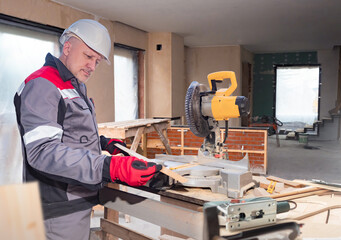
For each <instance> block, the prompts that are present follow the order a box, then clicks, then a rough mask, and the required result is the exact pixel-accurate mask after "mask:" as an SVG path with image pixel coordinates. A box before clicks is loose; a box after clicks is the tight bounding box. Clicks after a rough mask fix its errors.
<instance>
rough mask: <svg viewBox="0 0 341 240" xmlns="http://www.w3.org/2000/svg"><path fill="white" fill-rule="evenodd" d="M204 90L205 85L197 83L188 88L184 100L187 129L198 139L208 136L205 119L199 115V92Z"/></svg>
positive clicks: (208, 131) (208, 130) (207, 126)
mask: <svg viewBox="0 0 341 240" xmlns="http://www.w3.org/2000/svg"><path fill="white" fill-rule="evenodd" d="M205 90H206V87H205V85H202V84H199V83H198V82H197V81H194V82H192V83H191V85H190V86H189V87H188V90H187V93H186V100H185V116H186V121H187V124H188V125H189V128H190V129H191V131H192V132H193V133H194V135H196V136H198V137H206V136H207V135H209V134H210V129H209V125H208V121H207V119H206V118H205V117H204V116H203V115H202V114H201V100H200V92H203V91H205Z"/></svg>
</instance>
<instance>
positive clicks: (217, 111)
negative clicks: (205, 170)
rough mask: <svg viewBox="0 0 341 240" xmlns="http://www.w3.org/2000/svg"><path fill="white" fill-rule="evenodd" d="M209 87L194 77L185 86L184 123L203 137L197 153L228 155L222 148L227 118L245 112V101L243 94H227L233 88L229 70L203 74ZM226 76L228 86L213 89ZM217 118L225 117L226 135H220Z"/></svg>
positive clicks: (223, 118)
mask: <svg viewBox="0 0 341 240" xmlns="http://www.w3.org/2000/svg"><path fill="white" fill-rule="evenodd" d="M207 78H208V83H209V88H207V87H206V86H205V85H203V84H200V83H198V82H196V81H194V82H192V83H191V85H190V86H189V88H188V90H187V94H186V100H185V116H186V121H187V124H188V125H189V128H190V130H191V131H192V132H193V134H194V135H196V136H198V137H204V138H205V140H204V143H203V145H202V146H201V148H200V149H199V152H198V154H199V155H200V154H202V155H204V156H211V157H218V158H223V159H228V156H227V152H226V151H223V143H224V142H225V140H226V137H227V132H228V131H227V130H228V120H229V119H230V118H238V117H241V116H246V115H248V114H249V108H250V107H249V101H248V99H247V98H246V97H244V96H231V95H232V93H233V92H234V91H235V90H236V89H237V80H236V76H235V73H234V72H232V71H221V72H214V73H211V74H209V75H208V76H207ZM225 79H230V81H231V84H230V86H229V87H228V88H221V89H217V83H222V82H223V81H224V80H225ZM219 121H225V128H226V135H225V139H224V140H223V141H222V140H221V137H220V127H219Z"/></svg>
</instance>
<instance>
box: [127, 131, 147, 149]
mask: <svg viewBox="0 0 341 240" xmlns="http://www.w3.org/2000/svg"><path fill="white" fill-rule="evenodd" d="M143 133H144V127H139V128H138V129H137V131H136V134H135V137H134V141H133V143H132V144H131V147H130V149H131V150H133V151H134V152H136V150H137V147H138V146H139V143H140V140H141V137H142V134H143Z"/></svg>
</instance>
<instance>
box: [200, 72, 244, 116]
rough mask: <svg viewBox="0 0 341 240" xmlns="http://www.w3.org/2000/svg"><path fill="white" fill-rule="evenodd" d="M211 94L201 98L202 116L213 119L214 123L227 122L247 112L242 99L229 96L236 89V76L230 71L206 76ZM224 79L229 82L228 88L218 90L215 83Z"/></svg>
mask: <svg viewBox="0 0 341 240" xmlns="http://www.w3.org/2000/svg"><path fill="white" fill-rule="evenodd" d="M207 78H208V83H209V86H210V89H211V92H208V94H207V96H204V97H203V98H202V114H203V115H204V116H209V117H212V118H214V119H215V120H216V121H222V120H224V121H227V120H229V119H230V118H238V117H240V116H241V111H244V110H246V111H248V109H245V108H248V106H242V105H248V104H247V103H246V102H245V100H244V101H243V100H242V99H245V98H244V97H239V96H230V95H231V94H232V93H233V92H234V91H235V90H236V89H237V80H236V75H235V73H234V72H232V71H221V72H214V73H211V74H209V75H208V76H207ZM224 79H230V80H231V86H230V87H229V88H222V89H218V90H217V87H216V83H217V82H222V81H223V80H224Z"/></svg>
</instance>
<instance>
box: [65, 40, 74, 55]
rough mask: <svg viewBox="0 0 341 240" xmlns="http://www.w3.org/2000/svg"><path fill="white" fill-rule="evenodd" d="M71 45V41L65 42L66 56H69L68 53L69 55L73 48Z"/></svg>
mask: <svg viewBox="0 0 341 240" xmlns="http://www.w3.org/2000/svg"><path fill="white" fill-rule="evenodd" d="M71 47H72V45H71V43H70V42H69V41H66V42H65V43H64V46H63V54H64V55H65V56H68V55H69V53H70V50H71Z"/></svg>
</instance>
